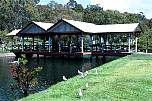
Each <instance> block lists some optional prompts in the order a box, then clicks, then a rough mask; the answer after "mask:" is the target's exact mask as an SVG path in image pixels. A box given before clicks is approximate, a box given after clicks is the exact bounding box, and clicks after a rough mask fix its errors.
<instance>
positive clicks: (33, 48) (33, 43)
mask: <svg viewBox="0 0 152 101" xmlns="http://www.w3.org/2000/svg"><path fill="white" fill-rule="evenodd" d="M32 39H33V43H32V44H33V51H34V36H33V37H32Z"/></svg>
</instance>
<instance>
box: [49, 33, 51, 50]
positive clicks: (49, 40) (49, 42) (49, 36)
mask: <svg viewBox="0 0 152 101" xmlns="http://www.w3.org/2000/svg"><path fill="white" fill-rule="evenodd" d="M50 51H51V36H50V35H49V52H50Z"/></svg>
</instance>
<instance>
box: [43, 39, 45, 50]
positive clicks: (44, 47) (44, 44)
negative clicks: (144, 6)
mask: <svg viewBox="0 0 152 101" xmlns="http://www.w3.org/2000/svg"><path fill="white" fill-rule="evenodd" d="M43 51H45V36H44V39H43Z"/></svg>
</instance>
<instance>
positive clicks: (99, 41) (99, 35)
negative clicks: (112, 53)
mask: <svg viewBox="0 0 152 101" xmlns="http://www.w3.org/2000/svg"><path fill="white" fill-rule="evenodd" d="M99 48H100V51H101V50H102V49H101V35H99Z"/></svg>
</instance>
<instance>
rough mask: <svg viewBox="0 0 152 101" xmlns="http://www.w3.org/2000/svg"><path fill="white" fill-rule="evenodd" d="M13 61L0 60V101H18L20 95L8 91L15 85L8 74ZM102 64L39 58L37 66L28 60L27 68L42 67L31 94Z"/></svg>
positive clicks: (33, 61)
mask: <svg viewBox="0 0 152 101" xmlns="http://www.w3.org/2000/svg"><path fill="white" fill-rule="evenodd" d="M113 59H116V58H108V59H107V61H106V62H108V61H111V60H113ZM13 60H15V58H14V57H12V58H9V57H5V58H0V101H1V100H2V101H10V100H14V99H19V98H20V97H21V96H22V95H21V93H20V92H18V90H15V91H12V90H11V89H10V84H12V83H15V82H14V80H13V79H12V77H11V75H10V72H9V64H8V62H9V61H13ZM101 64H103V63H102V59H100V58H99V59H98V60H96V59H92V61H90V59H84V60H81V59H80V60H74V59H52V58H46V60H44V58H40V61H39V64H38V63H37V59H36V58H32V59H30V61H29V63H28V67H30V68H32V67H37V66H41V67H43V70H42V71H41V73H40V74H39V77H38V86H36V87H35V88H33V89H32V90H33V92H32V93H35V92H38V91H41V90H45V89H47V88H48V87H49V86H50V85H52V84H55V83H57V82H59V81H62V76H63V75H64V76H66V78H71V77H73V76H75V75H77V74H78V73H77V71H78V70H80V71H83V72H84V71H86V70H90V69H92V68H95V67H97V66H99V65H101Z"/></svg>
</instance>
